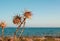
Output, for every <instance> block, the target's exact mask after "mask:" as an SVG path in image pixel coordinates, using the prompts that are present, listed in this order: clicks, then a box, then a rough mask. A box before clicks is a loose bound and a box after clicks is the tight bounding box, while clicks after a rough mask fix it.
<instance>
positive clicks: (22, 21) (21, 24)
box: [14, 18, 26, 36]
mask: <svg viewBox="0 0 60 41" xmlns="http://www.w3.org/2000/svg"><path fill="white" fill-rule="evenodd" d="M25 20H26V18H24V20H23V21H22V22H21V24H20V25H19V26H18V28H17V29H16V32H15V33H14V36H16V33H17V32H18V31H19V28H20V27H21V25H22V24H23V23H24V21H25Z"/></svg>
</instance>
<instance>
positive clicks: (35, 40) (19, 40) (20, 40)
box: [0, 37, 58, 41]
mask: <svg viewBox="0 0 60 41" xmlns="http://www.w3.org/2000/svg"><path fill="white" fill-rule="evenodd" d="M57 40H58V39H57V38H51V37H47V38H42V37H15V38H14V37H5V38H4V39H3V41H57ZM0 41H2V38H1V37H0Z"/></svg>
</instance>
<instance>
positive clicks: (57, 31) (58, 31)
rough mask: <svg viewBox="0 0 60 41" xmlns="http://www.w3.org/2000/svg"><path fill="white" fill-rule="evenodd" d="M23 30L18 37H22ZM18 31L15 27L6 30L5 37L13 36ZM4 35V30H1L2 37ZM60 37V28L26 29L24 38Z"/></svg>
mask: <svg viewBox="0 0 60 41" xmlns="http://www.w3.org/2000/svg"><path fill="white" fill-rule="evenodd" d="M21 29H22V28H20V30H19V32H18V33H17V36H19V35H20V32H21ZM15 31H16V28H15V27H7V28H5V29H4V36H13V35H14V32H15ZM1 34H2V29H1V28H0V36H1ZM46 35H47V36H60V28H52V27H51V28H42V27H40V28H38V27H35V28H34V27H33V28H29V27H28V28H25V29H24V32H23V33H22V36H46Z"/></svg>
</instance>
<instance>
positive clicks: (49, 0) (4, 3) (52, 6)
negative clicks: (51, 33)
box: [0, 0, 60, 27]
mask: <svg viewBox="0 0 60 41" xmlns="http://www.w3.org/2000/svg"><path fill="white" fill-rule="evenodd" d="M25 9H28V10H30V11H32V14H33V16H32V18H31V19H28V20H27V21H26V26H29V27H60V0H0V21H6V23H7V26H15V25H14V24H13V22H12V20H13V16H14V15H17V14H23V12H24V10H25Z"/></svg>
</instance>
